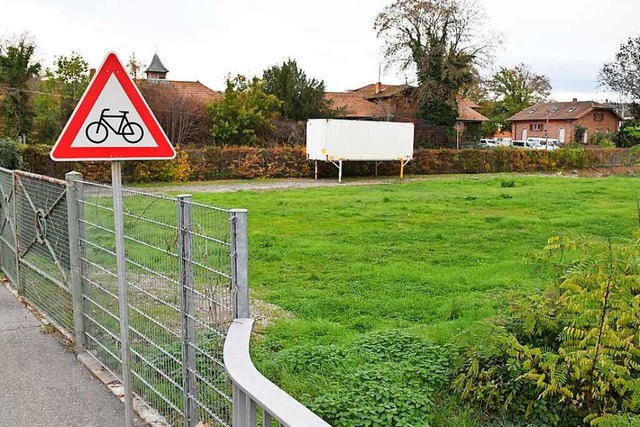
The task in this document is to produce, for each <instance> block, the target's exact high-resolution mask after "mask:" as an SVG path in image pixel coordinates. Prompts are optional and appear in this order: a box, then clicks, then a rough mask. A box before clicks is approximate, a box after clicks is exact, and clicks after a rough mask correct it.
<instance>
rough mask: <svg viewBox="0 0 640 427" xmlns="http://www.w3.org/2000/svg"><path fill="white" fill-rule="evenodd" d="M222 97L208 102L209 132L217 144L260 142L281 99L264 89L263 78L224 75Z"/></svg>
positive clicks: (278, 110)
mask: <svg viewBox="0 0 640 427" xmlns="http://www.w3.org/2000/svg"><path fill="white" fill-rule="evenodd" d="M226 86H227V87H226V89H225V92H224V99H222V100H221V101H218V102H214V103H212V104H210V105H209V107H208V109H209V116H210V117H211V122H212V128H211V134H212V136H213V140H214V143H216V144H220V145H254V146H255V145H263V144H264V140H265V139H266V138H267V137H268V136H269V133H271V132H272V131H273V129H274V126H273V123H272V120H274V119H276V118H277V117H278V116H279V114H280V109H281V108H282V102H281V101H280V100H278V98H276V96H275V95H271V94H268V93H266V92H265V83H264V81H263V80H261V79H259V78H257V77H254V78H252V79H247V78H246V77H244V76H242V75H237V76H236V77H234V78H233V79H232V78H230V77H227V81H226Z"/></svg>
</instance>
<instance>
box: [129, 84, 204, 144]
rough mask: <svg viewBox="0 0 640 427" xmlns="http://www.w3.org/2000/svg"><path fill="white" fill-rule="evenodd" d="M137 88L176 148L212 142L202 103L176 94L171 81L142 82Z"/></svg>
mask: <svg viewBox="0 0 640 427" xmlns="http://www.w3.org/2000/svg"><path fill="white" fill-rule="evenodd" d="M138 87H139V88H140V91H141V92H142V94H143V96H144V98H145V100H146V101H147V103H148V104H149V107H150V108H151V110H152V111H153V114H154V115H155V116H156V118H157V119H158V122H159V123H160V126H161V127H162V129H163V130H164V132H165V133H166V134H167V137H169V140H170V141H171V142H172V143H173V144H174V145H199V144H202V143H205V142H206V141H208V140H209V139H210V135H209V129H210V127H211V126H210V124H209V118H208V116H207V114H206V107H205V105H204V104H203V103H202V101H200V100H197V99H194V98H193V97H192V96H190V95H189V94H185V93H183V92H181V91H179V90H177V89H176V88H174V87H173V86H172V85H171V83H170V82H168V81H157V82H156V81H153V82H149V81H146V80H143V81H140V82H138Z"/></svg>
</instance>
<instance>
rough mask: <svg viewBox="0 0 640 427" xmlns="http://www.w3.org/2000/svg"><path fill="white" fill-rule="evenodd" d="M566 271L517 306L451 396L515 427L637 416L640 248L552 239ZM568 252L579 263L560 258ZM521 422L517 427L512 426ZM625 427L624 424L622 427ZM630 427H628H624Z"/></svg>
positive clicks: (474, 355)
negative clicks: (552, 284) (543, 291)
mask: <svg viewBox="0 0 640 427" xmlns="http://www.w3.org/2000/svg"><path fill="white" fill-rule="evenodd" d="M546 249H547V250H549V251H551V252H556V253H558V254H559V256H560V257H561V259H564V260H567V259H571V261H567V263H566V264H565V270H564V274H563V275H562V276H560V279H559V283H558V284H557V286H556V287H554V288H552V289H551V290H550V292H549V293H548V294H547V295H543V296H518V297H515V298H514V299H513V300H512V303H511V304H510V306H509V308H508V309H507V311H506V314H505V315H504V316H503V317H502V318H501V319H500V320H498V321H495V322H494V326H493V327H494V328H495V333H494V334H493V339H492V342H489V343H484V345H483V346H476V347H474V348H472V349H470V350H469V352H468V359H467V362H466V366H465V368H464V370H463V372H462V373H461V374H460V375H459V376H458V377H457V378H456V380H455V382H454V386H455V387H456V389H457V390H458V391H460V392H461V394H462V397H463V398H465V399H468V400H470V401H474V402H476V404H478V405H481V406H483V409H485V410H486V411H487V414H488V418H489V419H493V420H494V421H495V420H496V418H502V419H505V418H506V419H510V420H512V422H514V423H515V424H513V425H528V424H529V423H533V424H535V425H538V424H543V425H553V426H576V425H593V426H595V425H616V424H611V420H613V419H616V418H614V417H622V418H620V419H624V418H626V417H631V418H629V419H630V420H631V419H632V418H633V417H635V418H633V419H637V417H636V415H638V414H640V249H639V247H638V244H637V242H627V243H612V242H598V241H588V240H583V241H580V242H577V243H572V242H569V241H567V240H566V239H558V238H554V239H550V241H549V245H548V246H547V248H546ZM567 250H577V253H578V256H573V257H567V256H566V253H565V252H566V251H567ZM518 420H519V421H518ZM622 425H625V424H622ZM629 425H631V424H629Z"/></svg>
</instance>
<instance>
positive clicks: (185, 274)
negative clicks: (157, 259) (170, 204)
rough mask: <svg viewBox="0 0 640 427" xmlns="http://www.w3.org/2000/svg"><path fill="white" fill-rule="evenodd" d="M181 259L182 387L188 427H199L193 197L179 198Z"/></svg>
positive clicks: (186, 426) (185, 421) (179, 246)
mask: <svg viewBox="0 0 640 427" xmlns="http://www.w3.org/2000/svg"><path fill="white" fill-rule="evenodd" d="M178 256H179V257H180V290H181V292H180V315H181V317H182V386H183V394H184V425H185V427H195V426H196V425H197V424H198V418H199V416H198V405H197V403H196V399H197V395H198V387H197V383H196V375H195V372H196V350H195V348H194V345H195V343H196V325H195V306H194V301H193V299H194V298H193V290H194V286H195V283H194V280H193V258H192V245H191V196H190V195H182V196H178Z"/></svg>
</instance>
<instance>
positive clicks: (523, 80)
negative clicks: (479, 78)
mask: <svg viewBox="0 0 640 427" xmlns="http://www.w3.org/2000/svg"><path fill="white" fill-rule="evenodd" d="M488 86H489V90H490V91H491V93H492V94H493V97H494V99H495V100H496V101H497V102H498V106H497V108H496V110H497V111H498V112H499V113H504V114H507V115H508V116H512V115H514V114H516V113H517V112H519V111H521V110H523V109H525V108H527V107H528V106H530V105H532V104H536V103H539V102H545V101H547V100H548V99H549V95H550V94H551V82H550V81H549V78H548V77H547V76H545V75H543V74H536V73H534V72H533V71H532V70H531V69H530V68H529V67H528V66H526V65H525V64H522V63H521V64H518V65H516V66H515V67H513V68H506V67H501V68H500V70H499V71H498V72H497V73H495V74H494V75H493V77H492V78H491V80H490V81H489V83H488Z"/></svg>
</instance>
